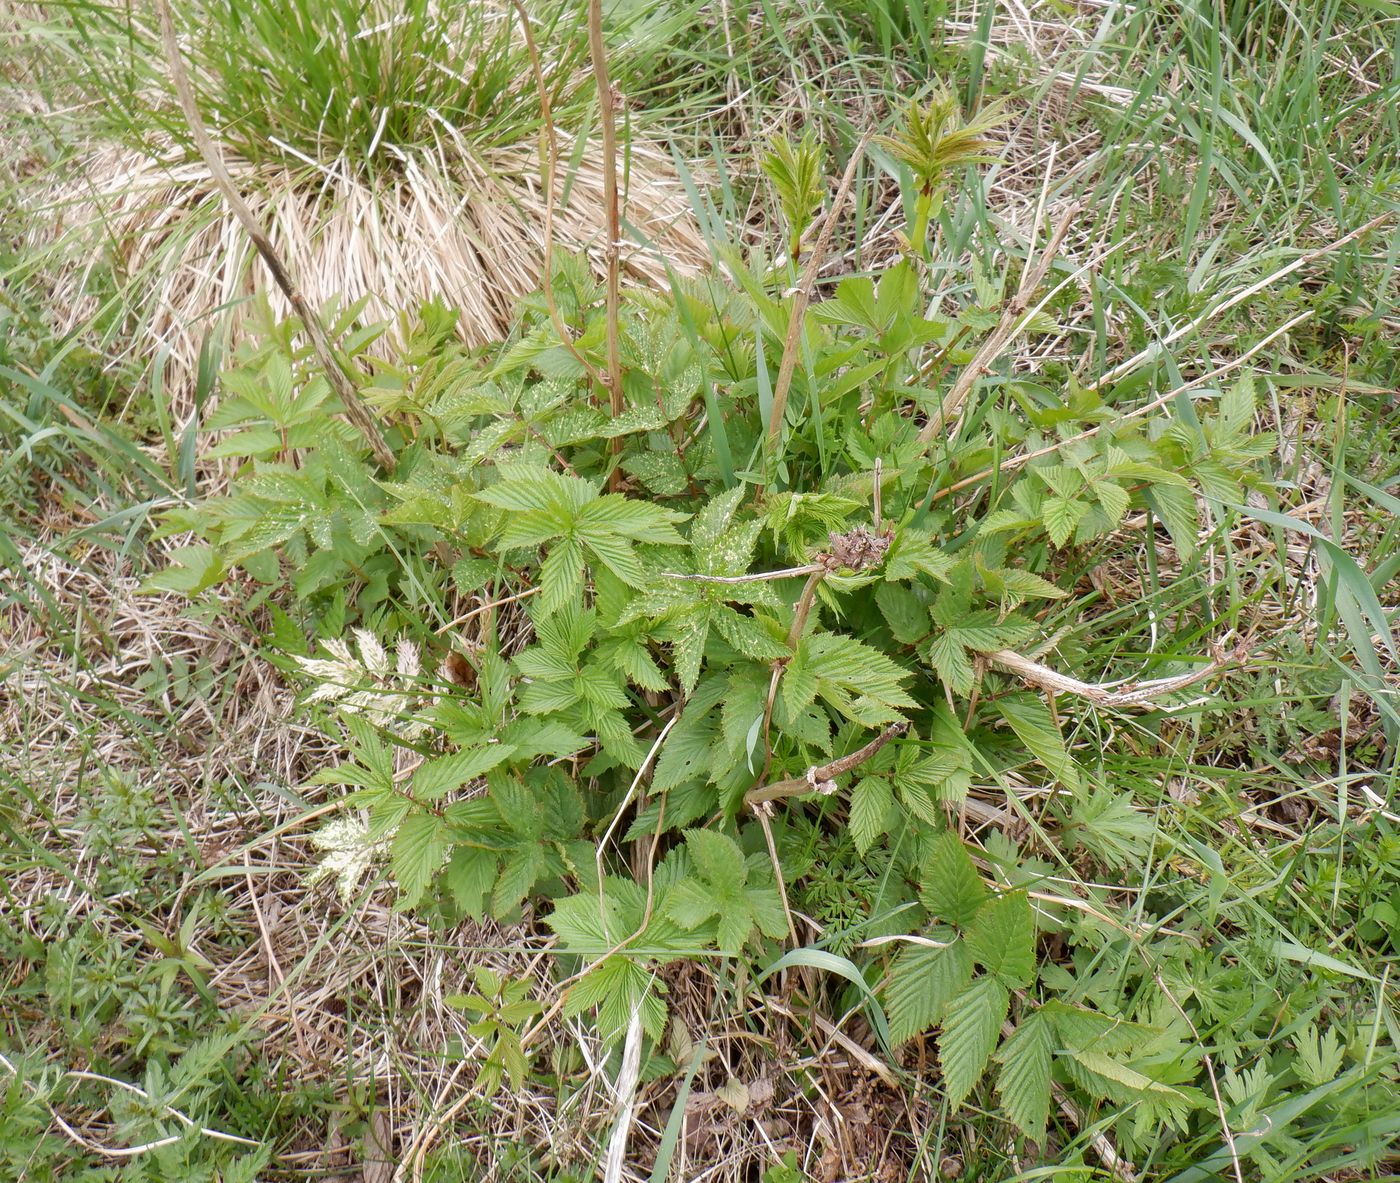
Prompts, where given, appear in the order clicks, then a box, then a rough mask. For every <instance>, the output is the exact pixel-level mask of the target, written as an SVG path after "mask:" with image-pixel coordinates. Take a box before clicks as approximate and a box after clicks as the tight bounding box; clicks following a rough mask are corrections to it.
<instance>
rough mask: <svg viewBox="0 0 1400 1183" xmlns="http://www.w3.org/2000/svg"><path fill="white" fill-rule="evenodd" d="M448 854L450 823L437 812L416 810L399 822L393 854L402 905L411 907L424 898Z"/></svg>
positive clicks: (402, 906) (391, 851) (400, 903)
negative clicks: (448, 826)
mask: <svg viewBox="0 0 1400 1183" xmlns="http://www.w3.org/2000/svg"><path fill="white" fill-rule="evenodd" d="M446 853H447V826H446V824H445V823H444V822H443V820H442V818H440V817H438V816H437V815H436V814H432V813H414V814H411V815H410V816H408V817H405V818H404V819H403V821H402V822H401V823H399V828H398V831H397V833H395V834H394V841H393V845H392V846H391V847H390V856H391V860H392V865H393V870H394V881H395V882H396V883H397V884H398V886H399V904H398V906H399V907H400V908H411V907H413V905H414V904H416V903H417V902H418V901H419V900H420V899H422V897H423V892H424V890H425V889H426V888H427V886H428V884H429V883H430V882H431V881H432V878H433V876H434V875H435V874H436V873H437V871H438V869H439V868H440V867H441V866H442V860H443V856H444V855H445V854H446Z"/></svg>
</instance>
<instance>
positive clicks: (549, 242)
mask: <svg viewBox="0 0 1400 1183" xmlns="http://www.w3.org/2000/svg"><path fill="white" fill-rule="evenodd" d="M511 3H512V5H514V7H515V14H516V16H517V17H519V18H520V30H521V33H522V34H523V35H524V37H525V51H526V52H527V53H528V54H529V56H530V71H531V73H532V74H534V76H535V90H536V91H537V92H538V94H539V99H540V122H541V123H542V124H543V125H544V127H543V131H544V143H543V145H542V151H541V153H540V155H541V157H542V161H541V163H542V164H543V166H544V274H543V275H542V276H541V290H542V291H543V292H544V304H545V307H546V308H547V309H548V310H549V319H550V323H551V324H553V325H554V332H555V333H556V334H557V335H558V337H559V340H560V341H562V342H563V343H564V347H565V348H566V349H567V350H568V351H569V352H570V353H572V354H573V355H574V358H575V359H576V360H577V361H578V363H579V365H581V366H582V367H583V369H584V372H585V373H586V374H587V375H588V377H589V379H590V380H591V381H592V382H593V384H594V385H595V386H598V387H603V386H606V385H607V380H606V379H605V378H604V377H603V375H602V374H600V373H599V372H598V367H597V366H595V365H594V364H593V363H592V362H591V361H589V360H588V357H587V355H585V354H584V352H583V351H582V350H581V349H579V347H578V346H577V345H575V344H574V338H573V334H571V333H570V332H569V326H568V325H566V324H565V323H564V318H563V316H562V315H560V312H559V302H558V300H556V299H555V296H554V200H555V198H554V178H555V175H556V174H557V173H558V171H559V134H558V132H557V131H556V129H555V126H554V103H553V100H551V99H550V97H549V88H548V87H547V86H546V85H545V81H544V67H543V66H542V65H541V64H540V53H539V49H538V47H537V46H536V45H535V35H534V33H532V32H531V31H530V16H529V14H528V13H527V12H526V11H525V6H524V4H522V3H521V0H511Z"/></svg>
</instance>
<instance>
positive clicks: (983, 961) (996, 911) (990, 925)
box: [967, 891, 1035, 990]
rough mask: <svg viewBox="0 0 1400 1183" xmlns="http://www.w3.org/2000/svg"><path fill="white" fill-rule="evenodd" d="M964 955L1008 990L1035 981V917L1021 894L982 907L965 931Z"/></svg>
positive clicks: (1000, 897)
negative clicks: (971, 957) (974, 961)
mask: <svg viewBox="0 0 1400 1183" xmlns="http://www.w3.org/2000/svg"><path fill="white" fill-rule="evenodd" d="M967 948H968V952H970V953H971V954H972V956H973V957H974V958H975V959H976V960H977V962H978V963H979V964H980V965H981V966H982V967H983V968H984V969H985V970H986V971H987V972H988V973H989V974H991V975H993V976H994V977H995V978H996V979H997V981H999V982H1000V983H1001V984H1002V985H1003V986H1006V987H1007V988H1008V989H1011V990H1015V989H1018V988H1020V987H1023V986H1029V985H1030V984H1031V982H1032V981H1034V980H1035V917H1034V916H1033V915H1032V914H1031V906H1030V901H1029V900H1028V899H1027V898H1026V893H1025V892H1024V891H1013V892H1009V893H1008V894H1006V895H1002V896H998V897H997V898H996V899H994V900H991V901H990V902H989V903H986V904H984V905H983V906H982V907H981V909H979V911H978V913H977V915H976V916H975V917H974V918H973V921H972V924H971V925H970V926H969V927H968V930H967Z"/></svg>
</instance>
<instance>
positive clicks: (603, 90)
mask: <svg viewBox="0 0 1400 1183" xmlns="http://www.w3.org/2000/svg"><path fill="white" fill-rule="evenodd" d="M588 56H589V57H590V58H592V60H593V81H594V83H595V84H596V85H597V87H598V120H599V123H600V124H601V125H602V129H603V205H604V206H605V207H606V210H607V234H608V241H607V244H606V254H605V256H604V258H605V260H606V262H607V269H608V278H607V293H608V295H607V299H608V311H607V333H608V336H607V349H608V372H607V375H606V386H607V391H608V407H609V409H610V410H611V412H612V416H613V418H614V419H616V418H617V417H618V416H619V415H621V414H622V411H623V399H622V353H621V347H620V344H619V339H618V319H619V317H620V316H621V311H622V308H621V301H622V291H621V276H622V256H621V249H622V209H621V205H620V199H619V197H618V192H617V114H616V108H617V106H618V103H619V100H620V99H621V97H622V96H621V95H620V94H619V93H618V92H617V91H616V90H615V89H614V88H613V84H612V81H611V79H609V77H608V54H607V47H606V45H605V44H604V43H603V0H588ZM621 451H622V437H621V436H617V437H615V438H614V439H613V441H612V452H613V455H614V456H617V455H619V454H620V453H621ZM608 484H609V487H610V488H611V490H612V491H613V492H614V493H615V492H617V491H618V489H619V488H621V484H622V471H621V469H618V468H614V469H613V471H612V473H611V474H610V475H609V477H608Z"/></svg>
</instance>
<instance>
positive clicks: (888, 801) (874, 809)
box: [851, 776, 894, 856]
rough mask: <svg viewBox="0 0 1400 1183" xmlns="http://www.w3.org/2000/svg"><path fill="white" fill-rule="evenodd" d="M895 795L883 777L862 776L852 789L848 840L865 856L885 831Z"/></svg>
mask: <svg viewBox="0 0 1400 1183" xmlns="http://www.w3.org/2000/svg"><path fill="white" fill-rule="evenodd" d="M893 804H894V794H893V793H892V792H891V790H890V782H889V781H888V780H886V779H885V778H884V777H883V776H865V777H862V778H861V779H860V780H858V781H856V783H855V785H854V786H853V787H852V788H851V841H852V842H854V843H855V846H856V851H857V852H858V853H859V854H861V855H862V856H864V855H865V853H866V851H868V850H869V849H870V848H871V847H872V846H873V845H875V839H876V838H878V837H879V836H880V835H881V834H883V833H885V830H886V818H887V817H888V816H889V812H890V806H891V805H893Z"/></svg>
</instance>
